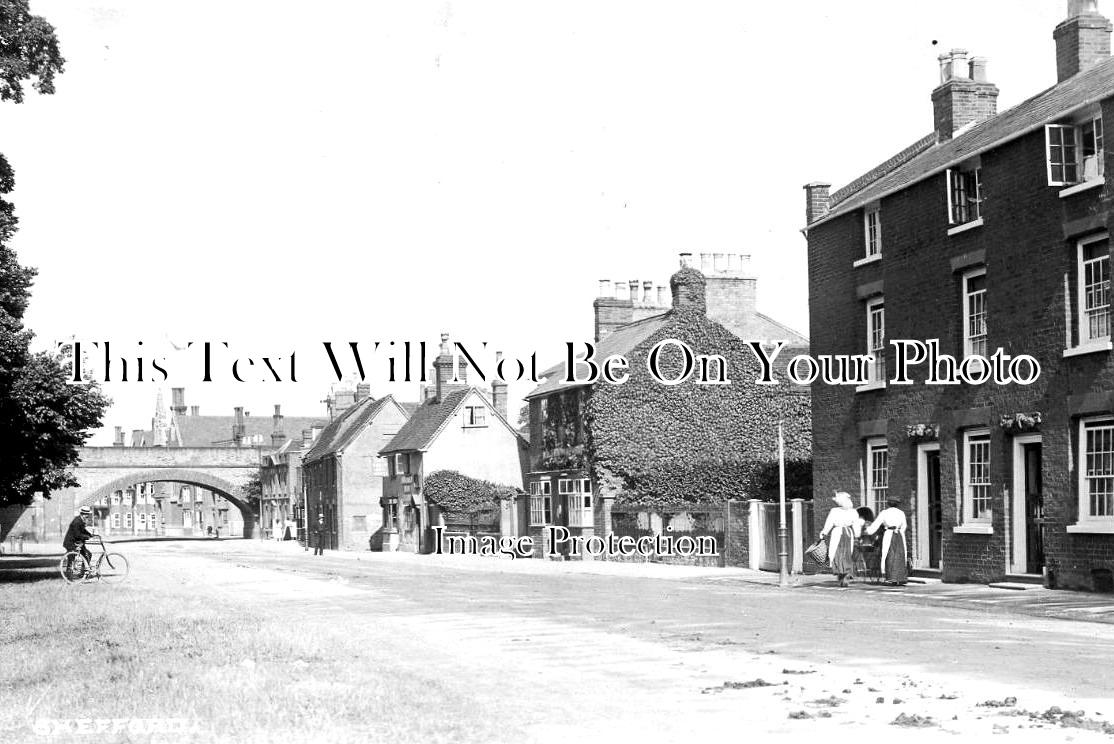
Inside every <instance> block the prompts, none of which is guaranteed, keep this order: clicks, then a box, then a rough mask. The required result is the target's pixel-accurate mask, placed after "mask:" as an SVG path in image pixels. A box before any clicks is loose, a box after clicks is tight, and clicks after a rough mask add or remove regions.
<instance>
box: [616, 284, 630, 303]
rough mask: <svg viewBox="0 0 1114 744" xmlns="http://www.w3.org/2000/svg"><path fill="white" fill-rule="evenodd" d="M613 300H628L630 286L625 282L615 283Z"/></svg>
mask: <svg viewBox="0 0 1114 744" xmlns="http://www.w3.org/2000/svg"><path fill="white" fill-rule="evenodd" d="M615 299H617V300H629V299H630V286H629V285H628V284H627V283H626V282H615Z"/></svg>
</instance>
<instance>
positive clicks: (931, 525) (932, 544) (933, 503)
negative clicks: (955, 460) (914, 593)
mask: <svg viewBox="0 0 1114 744" xmlns="http://www.w3.org/2000/svg"><path fill="white" fill-rule="evenodd" d="M925 481H926V482H925V488H926V494H925V496H926V498H927V500H928V525H927V527H928V567H929V568H940V558H941V552H942V549H943V542H944V517H943V509H942V505H941V502H940V450H930V451H928V452H926V453H925Z"/></svg>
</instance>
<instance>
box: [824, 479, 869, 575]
mask: <svg viewBox="0 0 1114 744" xmlns="http://www.w3.org/2000/svg"><path fill="white" fill-rule="evenodd" d="M832 501H834V502H835V503H836V505H835V507H833V508H832V510H831V511H829V512H828V518H827V519H826V520H825V521H824V529H822V530H820V537H821V538H823V537H827V538H828V564H829V565H830V566H831V567H832V573H833V574H835V576H836V579H838V580H839V585H840V586H847V585H848V584H849V583H850V581H851V579H853V578H855V560H854V550H855V539H856V538H857V537H858V536H859V533H860V532H862V529H863V524H864V522H863V519H862V517H860V516H859V513H858V512H857V511H855V505H854V503H852V501H851V496H850V494H848V493H846V492H844V491H839V492H838V493H836V495H835V496H834V497H832Z"/></svg>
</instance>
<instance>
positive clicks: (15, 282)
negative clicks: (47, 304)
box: [0, 0, 108, 506]
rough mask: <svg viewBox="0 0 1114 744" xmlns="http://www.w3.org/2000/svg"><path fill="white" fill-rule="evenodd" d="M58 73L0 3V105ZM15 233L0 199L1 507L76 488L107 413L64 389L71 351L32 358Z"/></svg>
mask: <svg viewBox="0 0 1114 744" xmlns="http://www.w3.org/2000/svg"><path fill="white" fill-rule="evenodd" d="M62 65H63V60H62V57H61V56H60V54H59V52H58V40H57V38H56V37H55V35H54V28H53V27H52V26H51V25H50V24H49V23H47V22H46V21H44V20H43V19H42V18H39V17H38V16H33V15H31V13H30V11H29V10H28V8H27V2H26V0H0V101H14V102H15V103H21V102H22V101H23V94H24V89H23V84H24V83H25V82H26V81H32V87H33V88H34V89H35V90H37V91H38V92H40V93H53V92H54V76H55V75H56V74H57V73H60V72H62ZM13 188H15V177H14V174H13V172H12V168H11V166H10V165H9V164H8V161H7V159H6V158H4V157H3V156H2V155H0V194H9V193H11V191H12V189H13ZM16 228H17V219H16V217H15V210H14V207H13V206H12V204H11V202H9V201H7V200H6V199H4V198H3V197H2V196H0V506H4V505H6V504H27V503H29V502H30V501H31V499H32V497H33V495H34V493H35V492H36V491H40V492H42V493H44V494H46V495H49V494H50V492H51V491H54V490H57V489H59V488H65V487H67V486H76V485H78V483H77V481H76V480H75V479H74V477H73V471H72V468H73V466H74V464H76V462H77V460H78V457H79V450H80V447H81V446H82V445H83V444H85V442H86V440H87V439H88V437H89V434H90V432H91V431H92V429H95V428H97V427H98V426H100V423H101V418H102V417H103V416H104V411H105V408H106V407H107V406H108V399H107V398H105V396H104V395H103V394H102V393H101V391H100V389H99V388H98V387H97V386H96V385H94V384H93V383H86V384H70V383H69V381H68V376H67V373H66V368H67V366H68V365H67V361H68V360H69V355H70V354H72V353H73V350H72V349H63V350H61V352H60V353H47V352H32V351H31V341H32V339H33V337H34V336H33V334H32V333H31V331H30V330H29V329H27V328H25V327H24V325H23V315H24V313H25V312H26V310H27V305H28V303H29V302H30V299H31V284H32V281H33V279H34V276H35V271H34V269H31V268H28V267H25V266H22V265H21V264H20V263H19V260H18V259H17V258H16V255H15V253H14V252H13V251H12V249H11V247H10V246H9V245H8V244H9V242H10V241H11V238H12V236H13V235H14V234H15V232H16Z"/></svg>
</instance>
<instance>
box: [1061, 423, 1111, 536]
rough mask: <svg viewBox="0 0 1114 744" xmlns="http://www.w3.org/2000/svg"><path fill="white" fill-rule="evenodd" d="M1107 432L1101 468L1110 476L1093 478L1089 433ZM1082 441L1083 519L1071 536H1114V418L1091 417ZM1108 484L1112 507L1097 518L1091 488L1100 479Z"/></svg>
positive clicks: (1079, 467)
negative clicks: (1100, 534)
mask: <svg viewBox="0 0 1114 744" xmlns="http://www.w3.org/2000/svg"><path fill="white" fill-rule="evenodd" d="M1099 430H1101V431H1105V433H1106V436H1107V437H1108V439H1107V442H1106V446H1107V448H1108V449H1107V450H1106V451H1105V464H1104V466H1103V467H1101V468H1099V469H1101V470H1104V471H1106V472H1104V473H1102V474H1101V475H1099V474H1093V471H1095V470H1096V468H1095V467H1093V466H1094V465H1095V463H1094V462H1093V461H1091V460H1089V459H1088V454H1087V434H1088V431H1099ZM1078 432H1079V437H1078V438H1079V441H1078V443H1077V445H1078V449H1077V450H1076V451H1077V454H1078V459H1077V460H1076V468H1075V469H1076V471H1077V472H1076V492H1077V494H1078V497H1079V517H1078V519H1077V520H1076V524H1069V525H1068V527H1067V530H1068V532H1104V533H1114V417H1112V416H1110V415H1104V416H1088V417H1085V418H1081V419H1080V420H1079V429H1078ZM1100 478H1101V479H1103V480H1107V481H1108V482H1107V489H1108V494H1107V495H1106V499H1105V500H1106V501H1107V503H1108V505H1107V507H1106V509H1105V511H1107V514H1103V515H1094V514H1092V513H1091V488H1090V483H1089V481H1092V480H1098V479H1100Z"/></svg>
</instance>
